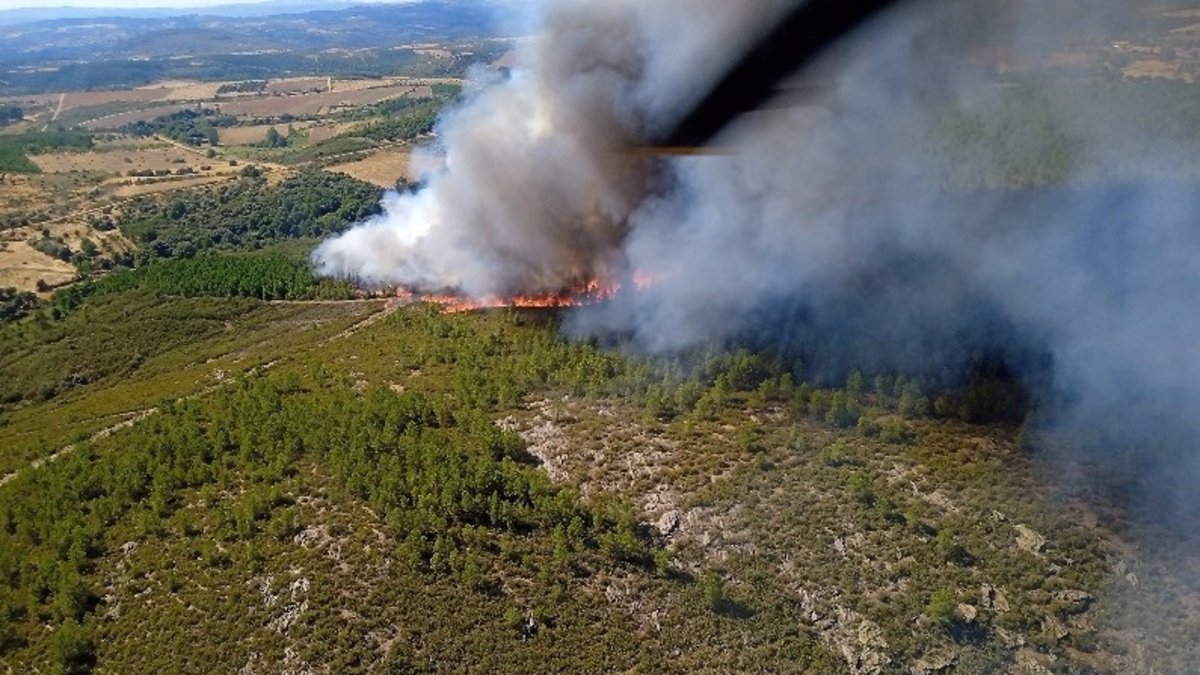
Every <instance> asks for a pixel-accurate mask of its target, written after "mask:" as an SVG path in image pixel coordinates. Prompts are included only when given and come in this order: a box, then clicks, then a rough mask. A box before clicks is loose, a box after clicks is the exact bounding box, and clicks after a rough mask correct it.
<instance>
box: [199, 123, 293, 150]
mask: <svg viewBox="0 0 1200 675" xmlns="http://www.w3.org/2000/svg"><path fill="white" fill-rule="evenodd" d="M310 124H311V123H310V122H298V123H295V124H293V125H292V127H293V128H295V129H297V130H304V129H306V128H308V127H309V126H310ZM272 127H274V128H275V130H276V131H278V132H279V133H281V134H286V133H287V125H286V124H256V125H254V126H249V127H224V128H222V129H218V130H217V134H218V137H219V138H220V141H221V145H250V144H252V143H261V142H262V141H263V140H265V139H266V138H267V131H269V130H270V129H271V128H272Z"/></svg>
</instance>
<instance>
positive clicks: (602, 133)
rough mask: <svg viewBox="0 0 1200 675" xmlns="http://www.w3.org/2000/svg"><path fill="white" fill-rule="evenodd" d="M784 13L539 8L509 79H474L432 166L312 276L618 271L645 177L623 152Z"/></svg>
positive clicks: (414, 281) (678, 6) (751, 8)
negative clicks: (755, 31)
mask: <svg viewBox="0 0 1200 675" xmlns="http://www.w3.org/2000/svg"><path fill="white" fill-rule="evenodd" d="M780 5H781V3H780V2H778V1H774V2H772V1H769V0H756V1H754V2H739V3H729V2H723V1H721V0H707V1H706V2H679V1H672V2H654V3H638V2H631V1H628V0H622V1H619V2H605V3H595V2H583V1H581V0H560V1H556V2H550V3H547V4H546V5H545V7H544V11H543V13H542V25H541V28H540V30H539V32H538V36H537V37H536V38H535V39H533V40H531V41H529V42H527V43H523V44H522V46H521V47H520V48H519V54H518V62H519V64H520V65H519V67H518V68H516V69H515V70H514V71H513V74H512V76H511V78H510V79H508V80H505V81H495V80H496V77H495V76H494V75H491V74H481V75H479V76H478V79H479V82H477V83H476V84H475V87H474V88H473V89H474V91H473V93H472V94H471V95H470V98H469V101H468V102H467V104H466V105H463V106H461V107H459V108H457V109H456V110H454V111H452V112H450V113H448V114H446V115H445V116H444V117H443V118H442V119H441V121H440V123H439V125H438V133H439V135H440V136H441V138H442V139H443V145H442V147H443V149H444V151H445V166H444V169H443V170H441V171H439V172H437V173H435V174H433V175H432V176H430V177H429V185H428V187H427V188H426V189H425V190H423V191H422V192H420V193H419V194H415V195H397V194H392V195H389V196H388V197H387V199H386V200H385V203H384V207H385V212H384V214H383V215H382V216H380V217H378V218H376V219H374V220H372V221H370V222H368V223H365V224H363V225H362V226H361V227H358V228H355V229H353V230H351V231H349V232H348V233H346V234H344V235H343V236H341V237H339V238H336V239H333V240H331V241H328V242H326V243H325V244H323V245H322V246H321V247H320V248H319V249H318V250H317V251H316V252H315V253H314V255H313V260H314V263H315V265H316V267H317V269H318V270H319V271H320V272H322V273H325V274H330V275H336V276H343V277H351V278H355V279H358V280H361V281H363V282H366V283H373V284H402V285H406V286H409V287H413V288H417V289H424V290H435V289H436V290H440V289H454V290H457V291H460V292H462V293H465V294H468V295H473V296H490V295H505V294H511V293H515V292H529V293H534V292H553V291H560V290H563V289H564V288H567V287H570V286H573V285H576V284H579V283H584V282H588V281H591V280H594V279H597V278H609V277H612V276H614V275H616V274H618V273H619V268H621V266H622V264H623V261H622V258H623V251H622V243H623V241H624V239H625V237H626V235H627V230H628V224H629V218H630V215H631V214H632V213H633V212H634V211H635V210H636V209H637V208H638V207H639V206H640V204H641V203H642V201H643V199H644V198H645V196H646V194H647V193H648V190H649V189H650V187H649V186H650V185H651V184H652V183H653V182H654V176H653V173H654V167H653V166H651V164H653V162H650V161H648V160H645V159H639V158H638V157H636V156H634V155H632V154H631V153H629V152H628V151H627V146H628V144H630V143H632V142H636V140H637V139H639V138H641V137H642V136H644V135H645V134H646V133H647V132H648V131H649V130H650V129H651V128H652V126H653V125H655V124H660V125H661V124H662V123H663V122H664V121H666V120H669V115H670V114H677V113H676V111H675V109H676V108H678V105H679V101H681V100H683V99H684V98H686V97H689V96H695V95H696V94H697V88H698V87H700V86H703V83H704V82H705V80H706V79H711V77H713V76H715V74H716V73H717V72H718V71H719V69H720V68H722V67H724V66H725V62H724V59H725V56H724V55H725V54H726V53H727V49H724V48H723V45H724V46H728V45H730V44H731V43H736V42H737V41H738V37H736V36H739V35H740V36H741V37H742V41H744V36H745V34H746V33H747V32H749V31H750V30H751V29H752V28H753V27H754V26H756V25H757V24H760V23H761V22H762V21H764V20H765V19H767V18H769V16H770V13H771V11H773V10H772V8H774V7H779V6H780ZM681 12H684V13H685V14H681ZM681 16H688V17H691V16H702V17H703V20H702V21H696V22H693V21H687V22H686V24H681V23H680V21H681ZM685 26H686V29H687V30H680V28H681V27H685Z"/></svg>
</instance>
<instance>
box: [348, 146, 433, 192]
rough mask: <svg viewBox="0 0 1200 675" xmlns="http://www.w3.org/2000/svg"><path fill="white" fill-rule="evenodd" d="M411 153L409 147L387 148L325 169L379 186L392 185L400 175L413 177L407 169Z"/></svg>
mask: <svg viewBox="0 0 1200 675" xmlns="http://www.w3.org/2000/svg"><path fill="white" fill-rule="evenodd" d="M411 155H412V150H411V149H409V148H389V149H387V150H381V151H379V152H376V153H374V154H372V155H370V156H369V157H366V158H364V159H360V160H358V161H355V162H347V163H346V164H337V165H334V166H331V167H328V168H327V170H328V171H332V172H334V173H344V174H347V175H350V176H353V177H355V178H357V179H359V180H361V181H366V182H368V183H372V184H374V185H378V186H380V187H393V186H395V185H396V180H397V179H399V178H401V177H404V178H414V177H415V176H413V174H412V172H411V171H409V159H410V157H411Z"/></svg>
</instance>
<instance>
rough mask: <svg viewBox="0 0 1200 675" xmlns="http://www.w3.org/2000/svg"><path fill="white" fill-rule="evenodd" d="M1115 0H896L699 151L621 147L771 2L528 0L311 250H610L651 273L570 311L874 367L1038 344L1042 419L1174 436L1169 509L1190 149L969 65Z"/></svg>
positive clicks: (479, 270)
mask: <svg viewBox="0 0 1200 675" xmlns="http://www.w3.org/2000/svg"><path fill="white" fill-rule="evenodd" d="M1111 4H1113V5H1114V7H1115V9H1114V10H1113V11H1111V12H1091V13H1090V14H1088V13H1085V14H1084V15H1087V16H1093V17H1098V18H1097V21H1096V23H1097V25H1096V26H1091V25H1084V26H1082V27H1081V24H1080V22H1079V21H1078V20H1077V19H1078V17H1079V16H1081V15H1080V14H1079V11H1080V7H1082V6H1086V7H1088V8H1093V9H1094V7H1093V5H1094V3H1091V4H1089V3H1077V4H1074V5H1073V4H1072V3H1068V2H1049V3H1044V2H1027V3H1019V2H995V3H916V4H913V5H911V6H909V7H906V8H905V9H904V10H903V11H900V12H896V13H894V14H893V15H891V16H888V17H886V18H885V19H884V20H883V21H881V22H878V23H877V24H875V25H873V26H871V27H870V28H869V29H868V30H867V31H865V32H863V33H862V34H860V35H858V36H856V37H855V38H854V39H853V40H852V43H851V44H849V45H846V46H844V47H842V48H839V49H838V50H837V53H836V54H834V55H832V56H831V57H829V58H827V59H826V61H825V62H824V63H822V64H820V66H819V67H818V68H817V69H816V70H815V71H813V72H812V73H809V74H807V75H806V81H805V86H804V87H803V89H802V90H803V92H805V93H804V95H803V96H802V97H801V98H800V100H799V103H798V104H795V105H793V106H791V107H787V108H784V109H781V110H774V111H770V112H762V113H756V114H753V115H750V116H748V117H747V118H746V119H745V120H744V121H743V122H742V123H741V124H739V125H738V126H737V128H734V129H732V130H731V131H730V132H729V133H728V134H727V135H726V136H725V137H724V138H723V139H721V146H722V149H723V152H722V153H720V154H717V155H713V156H703V157H689V158H677V159H670V160H660V159H647V158H646V157H644V156H639V155H638V154H637V153H632V152H630V151H628V149H627V147H626V145H627V144H636V143H637V142H638V141H639V139H643V138H648V137H652V136H653V135H654V134H655V132H658V131H661V130H662V128H663V127H664V125H667V124H669V123H670V122H671V121H672V120H673V119H674V118H675V117H676V116H677V115H679V114H681V113H682V110H683V108H684V107H685V106H686V104H687V103H688V102H689V101H691V100H694V99H695V98H696V97H697V96H698V95H699V94H700V93H701V92H702V90H703V89H704V87H705V86H706V85H707V84H708V83H709V82H711V80H712V79H713V78H714V77H715V76H716V75H717V73H718V72H719V71H720V70H721V68H722V67H724V66H725V65H726V64H727V63H728V60H729V59H730V58H732V55H735V54H737V53H738V52H739V51H740V50H741V49H743V48H744V46H745V44H746V41H747V39H748V38H749V37H751V36H753V35H754V34H755V31H756V30H757V29H758V28H759V27H760V26H761V25H762V24H763V23H764V22H766V21H769V19H770V18H771V16H772V15H773V14H774V13H775V12H778V11H780V10H781V9H783V8H786V6H787V5H788V3H787V2H783V1H782V0H781V1H778V2H777V1H772V0H741V1H739V2H728V0H702V1H701V0H656V1H655V2H638V1H635V0H609V1H606V2H585V1H583V0H553V1H550V2H547V3H546V4H545V6H544V7H543V11H542V13H541V17H542V18H541V25H540V26H539V31H538V34H537V35H538V36H537V37H536V38H535V39H533V40H531V41H529V42H528V43H527V44H525V45H524V46H523V47H522V48H521V49H520V54H519V61H520V67H519V68H517V69H516V70H515V71H514V72H513V74H512V76H511V78H508V79H502V78H499V77H498V76H495V75H481V76H480V77H479V78H478V80H479V82H477V84H476V85H475V87H474V88H473V90H472V93H471V95H470V97H469V100H468V101H467V102H466V103H465V104H464V105H463V106H461V107H459V108H458V109H456V110H454V111H453V112H451V113H449V114H447V115H446V116H445V117H444V118H443V119H442V121H441V123H440V126H439V134H440V138H441V145H442V149H443V150H444V152H445V167H444V169H441V170H438V171H436V172H434V173H432V174H431V175H430V176H429V179H428V186H427V187H426V188H425V189H424V190H423V191H421V192H419V193H418V194H415V195H392V196H389V198H388V200H387V202H386V204H385V205H386V207H387V209H386V211H387V212H386V214H385V215H384V216H382V217H380V218H378V219H376V220H374V221H372V222H369V223H366V224H364V225H362V226H360V227H357V228H355V229H353V230H351V231H349V232H348V233H346V234H345V235H343V236H341V237H339V238H337V239H334V240H331V241H329V242H326V243H325V244H324V245H322V246H321V247H320V248H319V249H318V250H317V251H316V252H315V253H314V258H313V259H314V263H315V265H316V266H317V268H318V269H319V270H321V271H322V272H325V273H328V274H335V275H340V276H348V277H354V278H357V279H360V280H363V281H366V282H372V283H380V284H385V283H398V284H404V285H408V286H411V287H414V288H419V289H427V290H434V289H439V290H440V289H447V288H452V289H457V290H459V291H461V292H464V293H466V294H469V295H475V296H484V295H493V294H511V293H517V292H543V291H558V290H561V289H563V288H567V287H570V286H572V285H575V284H577V283H580V282H583V281H587V280H590V279H595V278H608V279H618V280H619V279H622V278H624V277H625V276H626V275H628V274H630V273H631V272H632V271H635V270H636V271H638V272H641V273H643V274H647V275H649V276H651V277H652V278H654V279H655V280H656V283H655V285H654V286H653V287H652V288H650V289H647V290H644V291H641V292H637V293H622V294H621V295H620V296H619V297H618V298H616V299H615V300H614V301H612V302H610V303H607V304H606V305H604V306H603V307H598V308H590V309H588V310H586V311H583V310H581V311H579V312H576V313H575V314H573V315H572V316H571V317H569V318H568V322H567V328H568V330H569V331H571V332H572V333H575V334H580V335H591V334H597V333H603V332H619V333H621V334H622V335H626V336H628V338H629V340H630V341H631V342H632V343H633V344H635V345H637V346H638V347H639V348H641V349H644V350H648V351H652V352H670V351H672V350H677V349H681V348H686V347H689V346H693V345H696V344H700V343H704V342H710V341H723V340H730V339H734V338H737V337H738V336H741V335H745V334H747V333H748V332H751V333H762V332H763V331H766V332H767V333H773V334H774V335H775V336H776V338H777V339H778V340H780V341H781V342H785V343H803V342H804V341H805V340H806V339H808V337H809V336H810V335H821V336H823V337H822V340H823V341H824V342H825V343H826V344H828V343H831V342H833V343H836V346H837V349H836V350H834V351H835V355H834V357H832V358H834V359H835V360H836V359H838V358H840V359H843V360H844V361H845V362H846V363H853V364H855V365H856V366H857V367H865V368H877V369H879V370H889V369H893V370H894V369H904V370H909V371H916V372H922V370H923V369H924V370H925V371H929V372H935V371H938V370H939V369H942V370H944V369H945V367H946V365H947V362H948V360H950V361H952V360H953V358H954V357H953V356H952V355H954V354H959V353H968V352H970V351H971V350H973V349H990V348H996V347H1000V348H1004V349H1008V350H1009V351H1010V352H1013V353H1018V354H1034V355H1036V356H1038V358H1037V359H1030V360H1028V361H1027V362H1025V363H1023V364H1020V363H1019V364H1018V367H1022V366H1024V367H1028V368H1029V369H1030V371H1032V370H1034V369H1035V363H1036V364H1037V365H1036V369H1038V370H1041V371H1044V372H1043V373H1042V374H1043V375H1044V376H1045V390H1046V392H1047V395H1052V396H1053V402H1054V403H1053V405H1052V406H1049V407H1048V410H1050V413H1049V414H1050V416H1052V417H1053V419H1054V420H1055V423H1056V424H1057V425H1058V426H1057V428H1059V429H1070V430H1072V431H1073V432H1075V431H1079V430H1083V429H1089V430H1094V429H1096V428H1097V426H1098V425H1100V424H1102V426H1103V428H1104V430H1105V432H1106V435H1107V437H1106V442H1112V441H1114V440H1115V441H1117V442H1119V443H1124V444H1133V445H1138V444H1142V445H1148V444H1156V445H1160V446H1161V445H1167V446H1169V447H1171V448H1172V451H1171V452H1170V453H1168V455H1169V457H1170V461H1169V462H1160V463H1157V464H1154V463H1148V464H1147V465H1146V466H1144V467H1141V468H1143V469H1145V470H1146V471H1148V472H1150V474H1152V475H1151V476H1150V477H1149V478H1148V480H1149V481H1150V482H1151V483H1154V484H1155V485H1158V486H1161V488H1162V489H1161V490H1159V491H1157V493H1156V494H1157V496H1158V497H1162V498H1164V499H1168V498H1170V499H1173V498H1175V497H1179V499H1178V500H1174V501H1171V502H1170V503H1171V505H1172V506H1173V507H1180V508H1191V507H1193V506H1194V505H1195V503H1196V500H1194V499H1191V498H1185V497H1181V495H1182V494H1183V491H1181V490H1175V489H1174V486H1173V485H1172V483H1173V482H1186V481H1188V480H1191V479H1193V478H1195V477H1196V476H1198V475H1200V470H1198V468H1200V467H1197V466H1196V465H1197V463H1198V462H1197V460H1196V457H1197V455H1198V453H1197V452H1196V451H1195V447H1194V446H1195V443H1196V441H1195V440H1194V439H1195V438H1197V437H1200V436H1198V435H1197V432H1200V392H1198V389H1197V383H1198V382H1200V346H1197V345H1200V342H1198V341H1197V340H1196V337H1195V336H1196V335H1198V334H1200V315H1198V313H1197V310H1196V307H1195V301H1194V297H1193V296H1194V293H1195V289H1197V288H1200V258H1198V257H1197V256H1196V255H1195V252H1196V251H1198V250H1200V228H1197V227H1195V221H1194V214H1195V213H1197V207H1198V206H1200V203H1197V202H1198V201H1200V191H1197V190H1196V189H1195V186H1194V185H1193V184H1191V183H1187V184H1185V183H1183V182H1182V181H1183V179H1181V178H1179V175H1180V172H1179V170H1178V169H1179V168H1180V167H1184V168H1185V169H1188V165H1189V163H1190V162H1192V160H1191V159H1189V158H1188V157H1185V156H1181V155H1185V154H1186V151H1181V150H1179V149H1178V148H1179V146H1178V145H1177V144H1176V143H1175V142H1174V140H1173V139H1176V135H1173V134H1172V133H1165V134H1161V135H1159V136H1161V138H1160V137H1159V136H1156V135H1155V134H1152V133H1148V132H1146V131H1145V130H1141V129H1138V128H1137V127H1136V125H1133V126H1130V125H1128V124H1127V122H1128V121H1129V120H1128V119H1127V118H1123V117H1120V116H1117V117H1114V116H1113V115H1112V114H1111V111H1106V110H1105V109H1104V108H1103V107H1102V106H1100V107H1089V106H1088V105H1086V104H1083V103H1081V102H1079V101H1078V100H1075V99H1077V98H1078V96H1079V93H1078V92H1079V91H1080V88H1079V87H1074V86H1069V87H1065V88H1064V87H1060V85H1059V81H1058V80H1051V79H1040V76H1038V75H1036V74H1033V73H1032V72H1031V73H1030V74H1027V75H1026V76H1024V78H1023V80H1022V83H1021V84H1019V85H1018V84H1011V83H1006V84H998V83H997V80H996V77H995V70H996V66H997V63H1000V62H1015V63H1018V64H1019V63H1020V62H1021V60H1022V59H1035V58H1040V57H1041V56H1044V55H1046V54H1049V53H1051V52H1053V51H1054V50H1055V49H1057V48H1058V47H1059V46H1061V45H1062V44H1065V43H1066V42H1068V41H1069V40H1071V39H1079V38H1080V37H1081V36H1082V37H1085V38H1091V37H1094V34H1093V33H1092V32H1090V31H1095V32H1096V33H1095V34H1102V32H1103V31H1104V30H1107V29H1108V28H1109V27H1110V26H1109V25H1110V24H1111V23H1113V22H1115V21H1117V19H1119V18H1120V19H1128V17H1127V16H1124V15H1122V12H1121V11H1120V8H1119V7H1117V6H1116V5H1117V4H1116V3H1111ZM1068 30H1070V31H1074V32H1073V33H1071V34H1070V35H1067V34H1066V31H1068ZM1014 98H1016V99H1018V100H1021V101H1024V102H1025V104H1026V108H1025V109H1024V110H1025V112H1024V113H1022V115H1021V116H1018V117H1017V118H1016V119H1018V120H1019V123H1016V124H1004V123H997V124H996V125H993V126H994V129H993V131H991V132H989V134H990V135H988V134H982V135H984V136H987V137H988V138H989V139H990V140H989V141H988V143H987V144H986V145H972V143H974V142H975V140H971V139H974V138H975V137H971V139H968V140H965V141H961V142H958V143H957V145H956V144H955V143H954V142H948V141H947V139H950V140H951V141H953V140H954V139H956V138H959V137H958V136H956V135H955V134H956V133H958V131H956V130H961V129H962V128H971V127H970V125H971V124H976V125H977V126H978V125H984V126H987V124H988V122H987V120H989V119H1003V118H1004V116H1005V114H1006V113H1005V110H1006V106H1008V105H1010V103H1009V101H1011V100H1012V99H1014ZM793 103H795V102H793ZM1142 104H1143V105H1146V106H1153V105H1155V102H1154V101H1153V100H1146V101H1143V102H1142ZM963 111H966V112H963ZM1030 111H1032V112H1030ZM956 115H957V117H956ZM947 119H949V120H951V121H953V120H958V121H957V122H955V123H948V122H946V120H947ZM964 120H965V121H964ZM979 120H983V121H982V122H980V121H979ZM1114 120H1116V121H1114ZM955 125H957V126H955ZM980 135H981V134H980V133H977V134H976V135H975V136H980ZM968 136H969V134H968ZM1131 149H1132V151H1131ZM1030 155H1033V156H1036V161H1026V160H1028V158H1029V156H1030ZM1023 162H1025V164H1023ZM1026 164H1027V166H1026ZM1163 167H1169V169H1170V170H1168V171H1164V169H1163ZM1192 168H1194V167H1192ZM1188 170H1191V169H1188ZM1164 173H1166V174H1169V175H1173V176H1175V178H1172V179H1165V178H1164V177H1163V175H1164ZM997 177H999V178H997ZM1021 183H1026V184H1029V185H1027V186H1026V187H1014V186H1015V185H1019V184H1021ZM951 365H953V364H951ZM1164 439H1166V440H1164ZM1143 456H1149V455H1143ZM1168 475H1169V476H1172V477H1175V478H1174V479H1167V478H1166V476H1168ZM1178 477H1182V478H1178ZM1160 479H1161V480H1160ZM1155 481H1160V482H1157V483H1155ZM1156 503H1158V504H1160V505H1161V504H1162V503H1164V502H1161V501H1160V502H1156Z"/></svg>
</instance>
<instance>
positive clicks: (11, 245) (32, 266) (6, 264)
mask: <svg viewBox="0 0 1200 675" xmlns="http://www.w3.org/2000/svg"><path fill="white" fill-rule="evenodd" d="M74 278H75V268H74V267H72V266H71V265H69V264H67V263H65V262H62V261H61V260H55V259H54V258H50V257H48V256H45V255H43V254H41V253H40V252H38V251H35V250H34V249H33V248H32V247H31V246H30V245H29V244H28V243H26V242H24V241H9V242H4V243H3V244H0V288H8V287H10V286H11V287H15V288H17V289H20V290H23V291H32V290H34V289H35V288H37V282H38V281H39V280H41V281H45V282H46V283H48V284H52V285H53V284H60V283H64V282H67V281H70V280H71V279H74Z"/></svg>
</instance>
